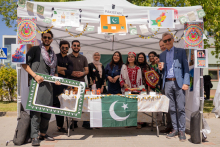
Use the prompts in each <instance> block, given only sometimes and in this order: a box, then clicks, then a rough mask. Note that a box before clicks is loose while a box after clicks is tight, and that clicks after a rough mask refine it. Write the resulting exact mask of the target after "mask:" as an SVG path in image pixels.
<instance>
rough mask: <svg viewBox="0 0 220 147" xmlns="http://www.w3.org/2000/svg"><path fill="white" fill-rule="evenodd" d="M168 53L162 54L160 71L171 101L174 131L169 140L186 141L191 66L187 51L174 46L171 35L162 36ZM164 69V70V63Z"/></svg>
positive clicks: (170, 109)
mask: <svg viewBox="0 0 220 147" xmlns="http://www.w3.org/2000/svg"><path fill="white" fill-rule="evenodd" d="M162 39H163V42H164V45H165V47H166V51H164V52H162V53H161V54H160V63H159V66H158V67H159V69H160V70H161V71H162V74H163V84H162V88H164V87H165V95H166V96H167V97H168V98H169V99H170V104H169V113H170V116H171V120H172V126H173V131H172V132H170V133H169V134H168V135H167V138H172V137H175V136H177V135H178V136H179V139H180V141H185V140H186V136H185V122H186V119H185V90H188V88H189V84H190V79H189V66H188V61H187V57H186V51H185V50H184V49H181V48H176V47H174V46H173V43H174V37H173V35H172V34H170V33H164V34H163V36H162ZM161 62H163V63H164V68H162V63H161Z"/></svg>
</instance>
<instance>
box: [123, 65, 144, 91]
mask: <svg viewBox="0 0 220 147" xmlns="http://www.w3.org/2000/svg"><path fill="white" fill-rule="evenodd" d="M119 80H120V85H121V87H122V88H121V90H122V93H124V89H125V88H124V84H127V85H128V87H129V88H137V87H139V86H141V85H142V75H141V68H140V67H138V66H136V67H135V68H129V67H128V66H127V65H123V66H122V69H121V74H120V78H119Z"/></svg>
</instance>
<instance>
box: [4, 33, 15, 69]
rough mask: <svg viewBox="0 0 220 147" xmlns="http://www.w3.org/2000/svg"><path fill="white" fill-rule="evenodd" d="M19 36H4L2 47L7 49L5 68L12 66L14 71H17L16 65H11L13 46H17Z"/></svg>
mask: <svg viewBox="0 0 220 147" xmlns="http://www.w3.org/2000/svg"><path fill="white" fill-rule="evenodd" d="M16 42H17V36H16V35H2V46H3V47H5V48H7V59H4V60H3V64H4V65H5V66H9V65H10V66H11V67H12V68H13V69H16V64H12V63H11V45H12V44H16Z"/></svg>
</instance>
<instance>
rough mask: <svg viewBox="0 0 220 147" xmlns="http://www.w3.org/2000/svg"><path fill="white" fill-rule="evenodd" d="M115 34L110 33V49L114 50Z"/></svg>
mask: <svg viewBox="0 0 220 147" xmlns="http://www.w3.org/2000/svg"><path fill="white" fill-rule="evenodd" d="M114 42H115V35H112V51H114Z"/></svg>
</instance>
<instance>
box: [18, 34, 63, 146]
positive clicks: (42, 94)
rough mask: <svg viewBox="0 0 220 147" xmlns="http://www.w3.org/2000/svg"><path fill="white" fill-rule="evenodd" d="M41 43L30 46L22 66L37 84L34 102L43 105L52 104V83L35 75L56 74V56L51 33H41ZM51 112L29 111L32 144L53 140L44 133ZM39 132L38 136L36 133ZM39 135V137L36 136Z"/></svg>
mask: <svg viewBox="0 0 220 147" xmlns="http://www.w3.org/2000/svg"><path fill="white" fill-rule="evenodd" d="M41 40H42V42H43V43H42V44H40V45H39V46H34V47H32V48H31V49H30V50H29V51H28V52H27V54H26V64H22V67H23V68H24V69H25V70H26V71H27V72H28V73H29V75H30V76H31V78H30V80H32V78H34V80H36V82H37V83H38V84H39V88H38V93H37V98H36V101H35V103H36V104H40V105H45V106H52V105H53V85H52V83H50V82H44V78H43V77H41V76H39V75H37V74H36V72H37V73H42V74H46V75H52V76H58V75H57V58H56V54H55V53H54V51H53V49H52V47H51V46H50V44H51V43H52V41H53V33H52V32H51V31H47V32H46V33H42V34H41ZM55 84H56V85H60V82H58V81H56V82H55ZM50 117H51V114H47V113H42V112H37V111H30V118H31V134H30V137H31V138H32V146H39V145H40V142H39V139H40V140H47V141H54V138H53V137H50V136H48V135H47V134H46V132H47V130H48V126H49V121H50ZM39 132H40V136H39V135H38V133H39ZM38 136H39V138H38Z"/></svg>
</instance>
